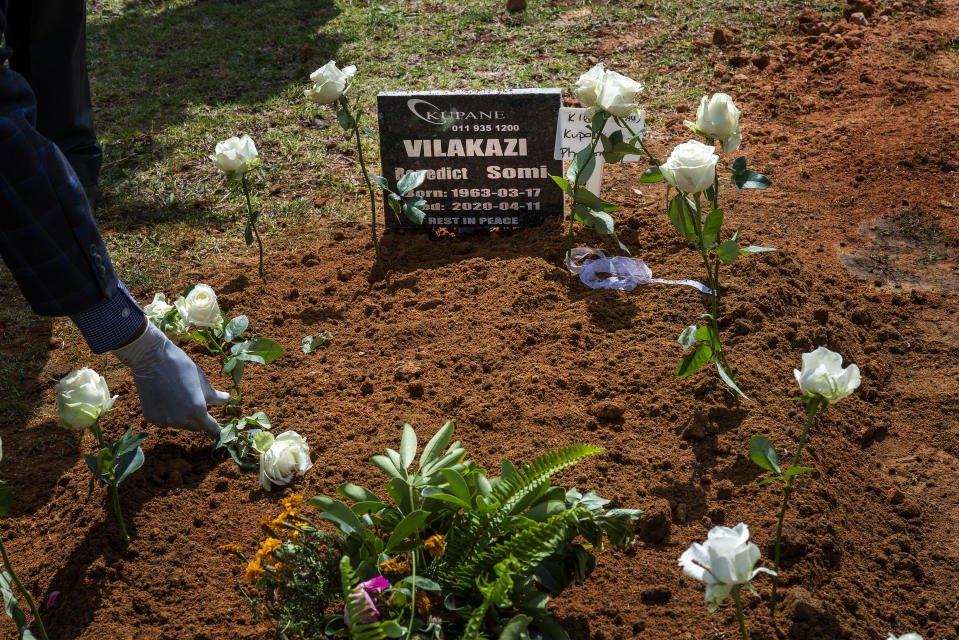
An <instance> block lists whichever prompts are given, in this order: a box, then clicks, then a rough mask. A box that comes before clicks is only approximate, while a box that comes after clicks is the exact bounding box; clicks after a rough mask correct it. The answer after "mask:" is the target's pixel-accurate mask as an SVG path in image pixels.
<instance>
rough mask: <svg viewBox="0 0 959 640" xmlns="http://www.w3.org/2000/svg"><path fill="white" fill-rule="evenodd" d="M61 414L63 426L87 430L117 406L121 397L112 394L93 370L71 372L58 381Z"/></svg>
mask: <svg viewBox="0 0 959 640" xmlns="http://www.w3.org/2000/svg"><path fill="white" fill-rule="evenodd" d="M56 390H57V400H56V406H57V414H58V415H59V416H60V426H61V427H66V428H68V429H74V430H75V431H83V430H84V429H86V428H87V427H89V426H91V425H92V424H93V423H94V422H96V421H97V420H98V419H99V418H100V416H102V415H103V414H104V413H106V412H107V411H109V410H110V409H111V408H113V402H114V400H116V399H117V397H118V396H113V397H112V398H111V397H110V390H109V389H108V388H107V381H106V380H104V379H103V376H101V375H100V374H99V373H97V372H96V371H94V370H93V369H88V368H87V367H84V368H82V369H80V370H78V371H71V372H70V373H69V374H67V375H66V376H64V377H63V378H62V379H61V380H60V382H58V383H57V386H56Z"/></svg>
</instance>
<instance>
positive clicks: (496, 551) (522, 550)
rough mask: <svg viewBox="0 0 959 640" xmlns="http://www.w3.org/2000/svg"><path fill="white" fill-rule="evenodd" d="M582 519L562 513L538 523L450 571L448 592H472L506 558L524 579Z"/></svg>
mask: <svg viewBox="0 0 959 640" xmlns="http://www.w3.org/2000/svg"><path fill="white" fill-rule="evenodd" d="M581 515H583V514H582V510H580V509H570V510H567V511H562V512H560V513H557V514H556V515H554V516H552V517H550V518H549V519H548V520H546V521H545V522H537V523H536V524H533V525H531V526H529V527H527V528H526V529H523V530H522V531H520V532H518V533H517V534H516V535H514V536H512V537H510V538H509V540H507V541H505V542H502V543H500V544H498V545H496V546H494V547H493V548H491V549H490V550H489V551H486V552H484V553H480V554H477V555H476V556H475V557H474V558H469V559H467V561H466V562H464V563H463V564H462V565H460V566H459V567H457V568H456V569H454V570H453V571H452V577H453V579H454V580H453V584H451V588H453V589H456V590H465V591H469V590H471V589H473V588H474V585H476V581H477V579H478V578H480V577H482V576H483V575H484V574H485V573H486V572H488V571H490V570H491V569H493V567H495V566H496V565H498V564H499V563H501V562H503V561H505V560H506V559H508V558H513V559H514V560H515V561H516V569H517V572H518V573H520V574H522V575H525V574H526V573H528V572H529V571H531V570H532V568H533V567H535V566H536V565H537V564H539V563H540V562H541V561H542V560H543V558H546V557H547V556H549V555H550V554H551V553H553V552H554V551H556V548H557V547H558V546H559V545H560V544H561V543H562V542H563V541H564V540H565V537H566V530H567V528H568V527H569V526H570V525H572V524H574V523H575V522H576V520H577V518H579V517H580V516H581Z"/></svg>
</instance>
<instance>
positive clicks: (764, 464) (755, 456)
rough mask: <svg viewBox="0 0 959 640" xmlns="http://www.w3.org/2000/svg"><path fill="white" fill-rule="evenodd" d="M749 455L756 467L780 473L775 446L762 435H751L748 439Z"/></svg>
mask: <svg viewBox="0 0 959 640" xmlns="http://www.w3.org/2000/svg"><path fill="white" fill-rule="evenodd" d="M749 457H750V458H752V461H753V462H755V463H756V465H757V466H758V467H760V468H762V469H765V470H766V471H772V472H774V473H782V471H781V470H780V468H779V455H778V454H777V453H776V447H774V446H773V444H772V443H771V442H770V441H769V439H768V438H766V437H764V436H753V437H752V438H750V439H749Z"/></svg>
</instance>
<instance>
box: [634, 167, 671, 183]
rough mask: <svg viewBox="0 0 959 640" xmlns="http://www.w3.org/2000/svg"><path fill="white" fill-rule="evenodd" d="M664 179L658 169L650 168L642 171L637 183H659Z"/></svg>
mask: <svg viewBox="0 0 959 640" xmlns="http://www.w3.org/2000/svg"><path fill="white" fill-rule="evenodd" d="M665 177H666V176H664V175H663V172H662V171H660V169H659V167H650V168H649V169H646V171H643V175H642V176H640V177H639V181H640V182H645V183H651V182H659V181H661V180H662V179H663V178H665Z"/></svg>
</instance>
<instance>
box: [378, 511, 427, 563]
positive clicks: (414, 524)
mask: <svg viewBox="0 0 959 640" xmlns="http://www.w3.org/2000/svg"><path fill="white" fill-rule="evenodd" d="M429 515H430V514H429V512H428V511H423V510H421V509H417V510H416V511H413V512H412V513H410V514H409V515H407V516H406V517H405V518H403V519H402V520H400V522H399V524H397V525H396V527H395V528H394V529H393V533H392V534H391V535H390V539H389V540H387V541H386V546H385V547H384V548H383V553H389V552H390V551H392V550H393V547H395V546H396V545H398V544H399V543H401V542H403V541H404V540H406V539H407V538H409V537H410V536H412V535H413V534H415V533H417V532H418V531H419V530H420V529H421V528H422V527H423V524H424V523H425V522H426V519H427V518H428V517H429Z"/></svg>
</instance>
